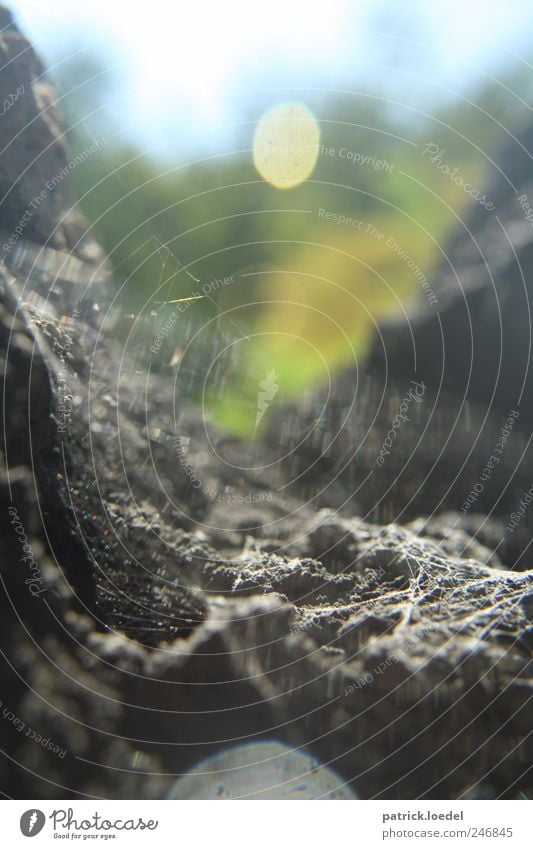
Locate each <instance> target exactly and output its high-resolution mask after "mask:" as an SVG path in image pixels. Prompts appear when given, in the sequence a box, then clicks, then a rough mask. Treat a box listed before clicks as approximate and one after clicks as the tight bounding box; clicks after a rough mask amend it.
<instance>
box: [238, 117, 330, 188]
mask: <svg viewBox="0 0 533 849" xmlns="http://www.w3.org/2000/svg"><path fill="white" fill-rule="evenodd" d="M319 143H320V128H319V126H318V122H317V120H316V118H315V117H314V115H313V114H312V113H311V112H310V111H309V109H308V108H307V106H304V105H303V103H282V104H281V105H280V106H275V107H274V109H271V110H270V111H269V112H267V113H266V115H264V116H263V117H262V118H261V120H260V121H259V124H258V125H257V129H256V131H255V138H254V165H255V167H256V168H257V170H258V172H259V174H260V175H261V177H262V178H263V180H265V182H267V183H269V184H270V185H271V186H274V187H275V188H276V189H293V188H294V187H295V186H299V185H301V184H302V183H303V182H305V180H307V178H308V177H309V176H310V175H311V174H312V172H313V169H314V167H315V165H316V161H317V159H318V149H319Z"/></svg>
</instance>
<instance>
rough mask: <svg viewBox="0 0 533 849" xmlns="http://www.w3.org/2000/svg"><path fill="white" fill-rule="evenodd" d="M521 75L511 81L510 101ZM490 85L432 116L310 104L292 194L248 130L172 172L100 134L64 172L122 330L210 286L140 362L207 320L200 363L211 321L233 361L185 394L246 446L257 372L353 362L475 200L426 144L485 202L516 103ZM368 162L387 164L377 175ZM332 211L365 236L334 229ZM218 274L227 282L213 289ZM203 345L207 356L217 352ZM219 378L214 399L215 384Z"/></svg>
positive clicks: (293, 376) (412, 290) (84, 139)
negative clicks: (111, 275)
mask: <svg viewBox="0 0 533 849" xmlns="http://www.w3.org/2000/svg"><path fill="white" fill-rule="evenodd" d="M519 77H520V79H519V80H518V81H517V80H508V82H509V85H511V84H513V85H514V87H515V88H514V89H513V90H519V89H520V85H521V84H522V82H523V80H522V76H521V75H519ZM501 88H502V87H501V85H500V86H489V87H487V89H486V90H483V91H480V92H478V94H477V96H476V98H475V99H476V102H473V101H469V100H466V99H465V100H464V101H454V102H453V103H450V104H448V105H446V106H443V107H441V109H440V110H439V111H438V112H436V113H435V114H433V115H430V114H424V113H422V112H420V111H417V110H414V109H413V110H408V109H403V110H399V111H398V110H397V111H396V112H395V111H394V110H392V109H391V108H390V107H389V106H387V104H386V103H385V101H384V99H382V98H379V97H374V96H371V95H370V94H368V93H358V94H337V95H331V96H330V97H329V98H328V99H324V98H321V99H319V100H317V99H316V98H315V99H314V100H313V98H309V97H306V98H305V102H306V105H307V106H308V107H309V108H310V109H311V110H312V111H313V112H314V114H315V115H316V117H317V119H318V121H319V123H320V128H321V150H322V153H321V154H320V155H319V157H318V161H317V164H316V167H315V170H314V172H313V174H312V175H311V178H310V179H309V180H308V181H307V182H305V183H304V184H302V185H300V186H298V187H296V188H293V189H291V190H288V191H279V190H278V189H275V188H273V187H271V186H270V185H268V184H267V183H265V182H264V181H263V180H262V179H261V178H260V176H259V175H258V173H257V172H256V170H255V168H254V165H253V158H252V146H253V131H254V126H255V120H251V121H250V122H249V124H248V125H245V128H244V130H243V138H242V145H240V147H241V151H240V152H239V153H238V154H232V155H228V154H221V155H218V156H213V155H211V156H208V155H205V156H203V157H202V158H199V159H198V160H197V161H194V162H193V161H189V162H184V161H181V160H180V159H179V153H180V151H176V161H175V162H169V161H168V160H167V161H164V160H158V159H155V158H152V157H150V156H149V155H146V154H144V153H143V152H142V150H137V149H135V148H134V147H133V146H132V145H131V144H130V145H124V144H122V143H120V142H119V141H118V140H117V139H118V138H119V134H117V135H115V136H113V133H112V132H111V133H109V134H107V135H106V134H104V135H106V138H107V142H106V144H105V145H104V146H103V147H102V148H101V149H100V150H99V151H98V153H97V154H96V155H93V156H91V157H89V158H88V159H87V160H86V162H85V163H84V165H83V167H79V168H77V169H75V171H74V172H73V181H74V184H75V191H76V195H77V197H78V198H79V199H80V205H81V208H82V210H83V212H84V214H85V215H86V216H87V217H88V219H89V221H90V222H91V223H92V225H93V227H94V229H95V231H96V232H97V234H98V236H99V238H100V239H101V241H102V243H103V244H104V246H105V248H106V249H107V251H108V253H109V256H110V258H111V261H112V264H113V267H114V270H115V275H116V280H117V296H116V303H117V310H118V313H119V315H124V320H123V322H122V323H121V327H122V330H123V332H124V333H125V334H127V332H128V331H129V330H130V328H131V321H132V320H138V318H139V317H142V318H144V319H146V320H148V317H150V321H149V322H148V325H146V326H149V330H146V333H147V334H148V335H150V334H152V335H156V334H157V333H158V332H159V331H160V330H161V328H163V327H164V326H165V323H166V322H168V319H169V316H170V315H172V313H173V312H175V310H176V306H175V305H172V304H170V305H168V306H161V303H160V302H161V301H170V300H174V299H177V298H181V297H188V296H190V295H191V294H193V293H194V291H200V292H202V291H206V290H205V289H204V290H202V287H203V286H206V287H207V291H208V296H207V297H206V298H204V299H203V300H198V301H195V302H193V303H190V304H188V306H187V310H186V311H185V312H184V313H183V314H181V313H180V314H179V315H178V319H177V320H176V321H175V322H174V324H173V327H172V331H171V332H169V334H168V336H166V337H165V339H164V342H163V344H162V345H161V348H160V350H158V356H157V357H154V358H153V359H152V367H153V368H159V367H162V366H167V365H168V364H169V363H172V364H173V365H174V366H178V365H179V364H180V349H183V348H184V346H185V345H186V344H187V341H188V340H190V339H191V338H192V337H194V334H195V333H197V332H198V329H199V328H200V327H201V326H202V323H205V322H207V323H208V324H207V329H206V330H205V333H204V336H203V337H202V335H201V333H200V336H199V337H198V339H200V340H202V339H203V341H201V342H198V344H197V343H196V341H195V343H193V346H192V348H191V351H193V350H194V351H195V354H194V357H195V358H196V359H195V365H196V367H198V363H199V362H201V358H202V355H204V354H205V355H206V356H207V353H209V352H210V351H211V348H210V347H209V345H210V344H211V343H209V344H208V343H207V342H206V339H207V336H209V334H210V333H211V331H213V328H214V327H215V325H216V327H217V332H218V331H221V332H222V337H221V338H223V339H226V340H230V341H229V342H228V346H229V347H228V351H229V353H228V354H227V355H226V353H224V354H223V356H222V359H221V360H220V362H219V364H218V366H217V367H216V368H214V370H213V368H211V371H210V372H209V374H208V375H207V377H206V383H205V386H202V387H200V386H198V388H197V393H198V394H200V391H201V393H203V397H204V401H205V403H206V404H207V406H208V407H209V409H210V410H211V411H212V413H213V415H214V416H215V418H216V419H217V420H218V421H220V422H222V423H223V424H225V425H226V426H227V427H229V428H230V429H232V430H234V431H236V432H239V433H241V434H247V435H249V434H250V433H251V432H252V431H253V429H254V425H253V421H254V418H255V407H256V399H257V394H258V390H257V386H258V381H259V380H260V379H262V378H263V377H264V375H265V373H266V372H269V371H270V370H271V369H273V370H274V371H275V374H276V377H277V381H278V384H279V387H280V392H281V387H282V389H283V396H284V397H290V396H291V395H294V394H295V393H297V392H300V391H301V390H302V389H303V388H305V387H307V386H309V385H312V384H314V383H318V382H324V381H326V380H327V372H328V370H329V371H333V370H335V369H338V368H340V367H342V366H345V365H347V364H350V363H352V362H353V361H354V357H355V358H356V359H357V361H360V360H361V358H364V356H365V352H366V351H367V350H368V344H369V341H370V339H371V337H372V334H373V332H374V329H375V325H376V322H378V321H379V320H380V319H381V318H382V317H383V316H385V315H387V314H390V313H392V312H395V311H398V310H401V309H403V308H404V306H405V303H406V302H407V301H408V300H409V299H411V298H416V297H420V295H421V294H423V290H422V286H421V282H420V277H418V278H417V276H416V275H415V274H414V273H413V269H412V266H413V263H414V264H416V266H418V268H419V269H420V272H421V274H423V275H424V276H425V278H427V280H428V281H429V283H431V275H432V270H433V269H434V268H435V267H436V266H437V265H439V264H440V263H441V261H442V257H443V245H444V244H445V242H446V238H447V236H448V234H449V233H450V231H452V230H453V229H454V228H455V227H456V226H457V222H458V220H459V217H460V216H461V215H463V213H464V212H465V210H466V209H467V208H468V207H469V206H471V205H472V200H471V199H470V198H469V196H468V195H467V194H466V193H465V191H464V190H463V189H462V188H461V187H460V186H458V185H457V184H456V183H455V182H454V181H453V180H451V179H450V177H449V176H447V175H446V174H445V173H443V172H442V171H441V170H440V169H439V168H437V167H436V165H435V163H432V162H431V161H430V159H429V157H428V156H427V155H424V153H423V151H424V147H425V145H426V144H428V143H429V142H433V143H437V144H438V145H439V147H440V148H441V149H444V150H445V155H444V161H445V162H446V163H447V164H449V165H450V166H451V167H452V168H454V167H456V166H459V168H460V171H461V173H462V174H463V175H464V177H465V179H467V180H468V182H469V183H470V184H472V185H474V186H476V187H479V188H480V189H481V190H482V191H483V186H484V182H485V180H486V176H487V173H488V172H489V167H488V166H489V160H488V156H487V155H486V152H487V151H490V150H492V149H494V148H496V147H497V146H498V145H500V144H501V143H503V141H504V140H505V134H506V131H505V129H504V127H505V123H507V124H509V123H512V121H513V120H514V118H513V115H512V114H509V110H511V111H512V110H513V109H514V108H515V107H517V105H519V104H518V100H517V98H514V99H513V98H509V96H508V94H506V96H505V97H502V95H501ZM79 91H80V89H77V92H78V94H77V95H76V94H75V95H71V96H68V95H67V96H65V102H66V104H67V112H68V111H69V110H70V112H69V120H70V123H71V125H72V126H74V125H76V124H77V125H78V126H77V128H75V129H73V130H72V131H71V133H70V136H71V143H72V146H73V149H74V153H76V152H80V151H82V150H84V149H85V148H86V147H87V146H88V145H89V144H90V143H91V142H92V138H91V137H90V135H89V134H87V133H86V132H84V131H83V130H82V129H81V126H82V125H80V124H79V122H78V120H77V116H78V115H79V114H83V110H84V109H85V110H86V109H87V103H86V102H85V103H84V104H83V108H82V104H80V102H79V98H80V95H79ZM97 100H98V98H96V100H95V102H97ZM270 105H272V104H267V106H270ZM258 117H260V114H258V115H257V116H256V118H258ZM331 150H333V151H335V152H334V153H333V154H332V155H330V153H329V151H331ZM343 150H345V151H350V152H353V153H354V154H359V158H361V156H367V157H374V164H361V163H359V164H355V165H354V164H353V162H352V161H351V160H350V159H349V158H348V154H347V155H341V153H340V151H343ZM367 162H369V160H367ZM376 162H382V163H385V164H383V165H382V166H381V167H380V168H379V169H378V168H377V167H374V165H375V163H376ZM321 211H322V212H321ZM327 212H329V213H330V216H329V220H328V216H327V215H326V213H327ZM335 216H337V217H336V218H335ZM340 216H345V217H346V218H350V219H357V220H358V221H360V222H361V225H359V226H350V225H347V224H345V223H339V220H338V219H339V217H340ZM379 234H382V235H381V236H380V235H379ZM390 240H393V243H394V244H395V245H397V246H398V249H397V251H395V250H393V249H391V248H390V247H388V244H390V243H391V242H390ZM399 252H401V255H399ZM402 257H403V258H402ZM410 260H412V262H410V263H409V261H410ZM410 266H411V267H410ZM191 275H192V276H191ZM193 277H194V278H196V279H197V280H198V281H200V282H199V283H198V284H197V283H195V280H194V279H193ZM224 278H231V283H230V285H221V284H219V283H216V282H215V281H222V280H223V279H224ZM126 316H128V317H129V318H126ZM128 322H129V323H128ZM213 332H214V331H213ZM205 334H207V336H206V335H205ZM209 338H211V337H209ZM213 338H214V337H213ZM250 338H251V339H253V340H254V343H253V344H252V342H250ZM247 339H248V342H247ZM235 340H241V341H237V342H236V341H235ZM213 344H214V345H215V348H213V350H215V349H216V344H220V341H219V342H218V343H216V342H213ZM195 345H196V347H195ZM180 346H181V348H180ZM243 346H245V347H246V346H247V352H246V353H242V354H240V353H239V350H240V349H242V348H243ZM146 350H147V349H146V346H145V347H144V349H143V355H144V356H146ZM206 352H207V353H206ZM209 355H210V354H209ZM191 356H192V353H191ZM222 363H223V365H222ZM183 369H184V374H186V373H187V371H186V368H185V364H184V363H183ZM222 371H223V372H224V391H223V392H219V391H218V390H217V389H216V381H215V380H214V377H213V376H214V375H215V374H218V373H222ZM211 378H213V380H212V381H211V383H210V380H211ZM193 382H194V381H193ZM244 410H246V411H247V412H246V415H245V414H244V413H243V411H244Z"/></svg>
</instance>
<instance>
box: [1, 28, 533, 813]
mask: <svg viewBox="0 0 533 849" xmlns="http://www.w3.org/2000/svg"><path fill="white" fill-rule="evenodd" d="M13 37H15V36H13ZM32 61H33V60H32ZM4 212H5V215H6V216H8V212H7V211H6V210H4ZM4 212H3V213H2V214H3V215H4ZM14 212H15V210H12V211H10V212H9V216H11V215H12V214H13V213H14ZM16 214H18V212H17V213H16ZM3 220H4V222H5V224H4V226H7V227H8V229H9V227H10V226H12V220H11V219H10V218H9V220H8V219H6V217H4V219H3ZM45 229H46V228H45ZM43 235H44V234H43ZM38 236H39V234H38V233H37V232H35V233H34V234H33V238H34V239H37V237H38ZM40 238H42V237H40ZM46 238H47V236H46ZM65 238H66V236H65ZM21 245H22V243H21ZM23 247H24V253H22V254H21V256H19V258H18V261H17V264H16V268H15V267H14V264H13V263H11V262H10V257H9V256H8V257H6V260H5V263H4V264H3V265H2V267H1V268H0V350H1V352H2V359H1V365H2V371H3V379H4V380H3V382H4V399H5V401H4V424H5V427H4V444H3V447H2V448H3V453H2V471H1V477H0V488H1V496H2V507H1V510H0V516H1V521H2V529H1V534H0V546H1V550H0V568H1V573H0V576H1V581H2V585H1V590H2V597H1V616H0V636H1V646H2V658H1V664H0V676H1V686H0V699H1V702H2V704H1V710H2V715H1V716H0V721H1V728H2V738H3V741H4V744H3V746H2V749H3V752H4V754H3V755H2V758H1V759H0V789H1V790H2V792H3V793H4V794H6V795H7V796H10V797H16V798H54V797H57V798H65V797H74V798H76V797H80V798H81V797H105V798H161V797H165V796H166V795H167V794H168V793H169V791H170V788H171V786H172V785H173V783H174V778H175V776H176V775H177V774H180V773H185V772H186V771H187V770H189V769H191V768H192V767H193V766H194V764H196V763H198V762H199V761H201V760H202V759H204V758H206V757H208V756H209V755H214V754H217V753H218V752H220V751H221V750H223V749H225V748H227V747H229V746H230V745H232V744H235V743H237V742H238V743H243V742H245V741H247V740H249V741H251V740H257V739H267V740H279V741H282V742H284V743H286V744H288V745H292V746H295V747H300V746H304V747H306V748H307V749H308V750H310V751H311V752H312V753H313V754H314V755H316V756H317V757H319V758H320V760H321V761H322V763H323V764H325V765H328V766H331V767H332V768H333V769H334V770H335V771H336V772H337V773H338V774H339V775H341V776H342V778H343V779H344V780H345V781H346V782H348V783H350V784H351V786H352V787H353V789H354V791H355V792H356V793H357V795H358V796H359V797H360V798H422V797H425V798H458V797H469V798H480V797H484V798H485V797H488V798H495V797H498V796H501V797H510V798H516V797H520V796H521V794H527V793H529V794H531V781H530V779H528V770H527V768H528V765H529V764H530V762H531V754H532V753H531V744H530V742H529V740H528V735H529V731H530V710H529V709H528V707H529V706H530V699H531V692H532V690H531V659H530V658H531V647H532V638H533V634H532V630H531V619H532V612H533V588H532V573H531V572H528V571H526V570H525V569H524V568H523V567H524V566H526V565H527V564H526V563H524V562H522V563H521V564H520V566H521V571H517V570H516V569H515V568H513V567H514V566H515V565H516V563H515V562H514V560H513V559H512V557H511V555H509V552H507V554H506V555H505V556H503V557H502V556H501V553H500V551H499V549H498V542H497V541H498V540H500V538H501V527H500V525H499V524H498V522H497V521H495V520H493V519H490V518H487V517H486V516H482V515H481V516H480V515H474V513H472V516H470V515H468V516H467V517H464V516H459V515H457V514H456V513H453V512H450V511H448V512H441V514H440V515H438V514H436V515H432V516H430V517H429V516H428V515H426V518H417V517H416V515H415V514H413V515H410V516H409V517H406V516H401V517H400V519H401V521H402V522H405V520H406V518H408V523H407V524H405V523H404V524H402V523H400V522H392V523H385V524H379V523H377V522H376V521H372V522H371V521H367V520H365V519H363V518H357V511H358V510H359V509H360V502H361V498H362V496H358V495H353V486H352V482H351V480H350V479H349V478H348V479H347V478H346V477H344V478H343V479H342V480H341V481H340V482H339V481H337V480H336V475H335V474H333V475H332V474H331V468H332V466H331V463H332V462H333V461H332V460H331V458H329V457H326V458H325V459H324V456H323V451H321V450H319V451H318V452H317V445H316V444H315V443H313V441H312V440H311V442H310V443H309V444H308V445H304V446H303V448H302V452H303V456H302V457H301V458H300V459H299V460H298V461H295V462H300V463H301V464H302V470H303V471H304V472H306V474H304V475H303V476H302V478H301V479H299V480H296V481H293V483H292V484H291V485H290V486H288V487H284V483H286V474H287V469H286V467H285V466H284V465H283V464H282V463H274V464H273V465H272V466H271V465H269V461H270V460H271V459H272V458H274V459H275V458H276V457H277V453H276V452H277V450H278V447H279V442H280V439H281V441H283V439H285V438H286V439H287V440H289V435H287V436H286V437H281V436H280V435H279V433H280V432H279V431H278V440H277V444H276V442H275V440H274V439H273V438H272V435H268V434H267V437H266V439H265V441H264V443H263V444H261V445H260V446H259V447H258V446H257V445H256V444H254V445H244V444H241V443H238V442H237V441H236V440H235V439H231V438H229V437H226V436H224V435H223V434H220V433H217V432H216V430H215V429H214V428H212V427H210V426H208V428H207V433H206V430H205V429H204V422H203V421H202V418H201V416H200V414H199V412H198V411H197V410H196V409H195V407H194V406H192V405H191V404H190V403H188V402H187V401H185V400H184V399H183V398H181V397H179V396H178V397H176V394H175V390H174V385H173V383H172V381H171V380H170V379H169V377H168V375H166V374H165V373H163V372H162V373H160V374H152V375H151V376H150V378H149V380H148V379H147V376H146V373H145V372H141V373H140V374H137V373H136V367H135V363H131V364H127V365H125V364H124V363H123V362H122V359H121V357H122V351H121V348H120V346H119V345H118V344H117V343H116V342H115V341H114V339H113V332H112V316H111V317H107V319H106V320H105V321H104V320H103V319H102V317H101V316H102V315H103V314H104V313H105V310H102V305H105V302H106V277H105V271H104V270H102V268H101V265H100V262H99V259H97V258H95V260H94V262H93V263H91V262H89V261H88V259H87V258H86V259H85V260H84V262H83V263H81V261H80V265H79V266H74V267H73V265H72V262H73V260H72V257H70V259H69V262H65V261H64V260H66V258H67V255H66V254H65V255H63V254H61V253H60V252H59V251H57V250H56V251H55V252H54V254H50V253H46V251H39V249H38V247H36V246H35V245H32V243H30V241H29V239H28V238H27V236H26V234H25V235H24V242H23ZM57 247H59V246H58V245H56V248H57ZM63 247H68V248H73V247H74V243H72V244H68V243H67V244H63ZM76 261H78V260H76ZM51 268H53V269H54V270H53V271H52V272H51V271H50V269H51ZM69 274H70V275H71V276H70V278H69ZM95 304H96V305H98V306H99V307H100V309H95V308H94V305H95ZM369 392H370V389H369ZM397 400H398V399H397V397H396V398H393V399H392V401H391V405H390V410H394V409H395V403H396V401H397ZM339 403H340V402H339ZM341 406H342V404H341ZM418 406H420V408H421V405H418ZM357 409H358V410H359V409H360V407H358V408H357ZM285 412H286V416H287V417H290V416H292V417H293V418H294V416H295V415H296V413H295V411H291V410H287V411H285ZM357 415H359V412H358V413H357ZM389 418H390V411H389V413H388V414H387V415H386V416H384V418H383V421H382V422H381V424H380V423H379V422H378V423H376V425H375V426H374V427H373V428H372V429H371V436H372V440H373V442H372V446H371V449H368V450H367V452H366V454H367V456H368V457H372V458H375V451H376V450H379V446H380V444H381V443H382V441H383V439H384V437H385V434H386V432H387V430H386V428H387V427H388V421H389ZM350 422H351V424H350V426H349V427H347V429H343V430H342V434H341V438H340V441H341V442H342V439H346V441H347V443H346V447H348V448H349V445H350V433H352V434H353V432H354V431H357V428H358V426H359V422H358V420H357V419H354V418H353V417H352V418H351V419H350ZM350 427H351V430H350ZM176 433H177V434H178V435H179V437H180V438H181V439H182V440H184V441H186V440H189V442H188V443H187V444H188V446H189V448H188V460H189V462H190V463H191V465H192V466H193V467H194V469H195V471H196V474H197V476H198V478H199V479H201V480H202V481H205V482H206V484H208V485H209V486H208V487H207V489H208V491H207V493H206V492H204V489H203V488H195V486H194V485H193V482H192V479H191V477H190V476H188V475H187V474H186V472H185V470H184V467H183V464H182V463H181V462H178V461H177V458H176V446H175V442H174V440H173V438H172V436H174V435H175V434H176ZM207 436H209V438H210V440H211V442H212V444H215V445H216V447H217V449H218V452H219V454H220V453H222V454H224V456H226V457H231V456H233V454H236V455H238V456H239V457H240V458H241V460H242V459H243V458H244V459H249V460H250V463H249V465H253V463H252V462H251V460H253V459H254V457H255V456H256V454H257V452H258V451H259V452H261V455H262V456H263V458H264V459H263V463H264V467H263V468H262V469H258V470H254V471H253V472H252V471H248V472H247V471H245V470H244V471H242V473H240V474H239V475H238V476H236V475H235V473H233V474H232V475H231V474H230V473H229V472H228V467H227V465H225V464H224V463H222V462H221V461H219V460H217V458H216V457H215V456H214V454H213V452H212V451H210V450H209V443H208V441H207ZM291 438H292V437H291ZM409 438H412V437H409ZM491 438H492V437H491ZM285 447H286V446H285ZM427 451H428V452H429V451H430V446H429V445H428V448H427ZM306 452H307V453H306ZM482 453H483V452H482ZM315 455H316V456H317V458H318V460H319V461H321V462H318V463H317V464H316V466H315V467H313V470H310V469H309V465H310V464H309V458H310V457H311V458H312V457H314V456H315ZM341 456H342V455H341ZM391 456H392V455H391ZM298 457H300V455H299V454H298ZM397 461H398V462H399V456H398V457H397ZM422 472H423V466H422V468H420V466H419V470H418V475H419V477H420V475H421V473H422ZM347 474H349V473H348V472H347ZM389 474H390V472H389ZM324 480H325V481H327V482H328V484H331V485H330V486H329V490H327V491H326V493H325V494H324V495H323V496H322V497H321V498H316V497H314V496H315V495H316V493H317V491H318V490H319V489H320V484H321V482H322V481H324ZM210 493H215V494H214V495H213V494H210ZM250 493H253V495H254V500H253V501H252V499H251V498H249V496H250ZM310 493H311V494H312V497H310ZM346 494H348V496H349V497H348V498H346V497H345V496H346ZM374 497H375V496H374V495H373V496H372V497H371V496H368V503H373V499H374ZM391 498H392V495H391V496H390V498H389V502H388V505H389V506H388V508H386V507H385V508H383V509H384V511H385V513H386V510H387V509H390V510H391V511H392V513H393V515H395V513H394V511H395V509H396V508H395V501H394V500H393V501H391V500H390V499H391ZM402 498H403V495H402V493H399V494H398V493H396V495H395V499H396V500H397V501H398V500H399V501H401V499H402ZM448 506H449V505H448ZM456 506H457V504H456ZM13 510H14V511H16V518H15V515H14V514H13V512H12V511H13ZM10 511H11V512H10ZM424 512H425V513H426V514H430V513H432V512H433V509H431V510H428V511H424ZM396 513H398V511H396ZM371 518H373V519H374V520H375V519H376V516H375V513H374V515H373V516H372V517H371ZM24 546H27V548H25V547H24ZM28 549H29V551H28ZM24 557H27V558H28V559H27V560H24V559H23V558H24Z"/></svg>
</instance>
